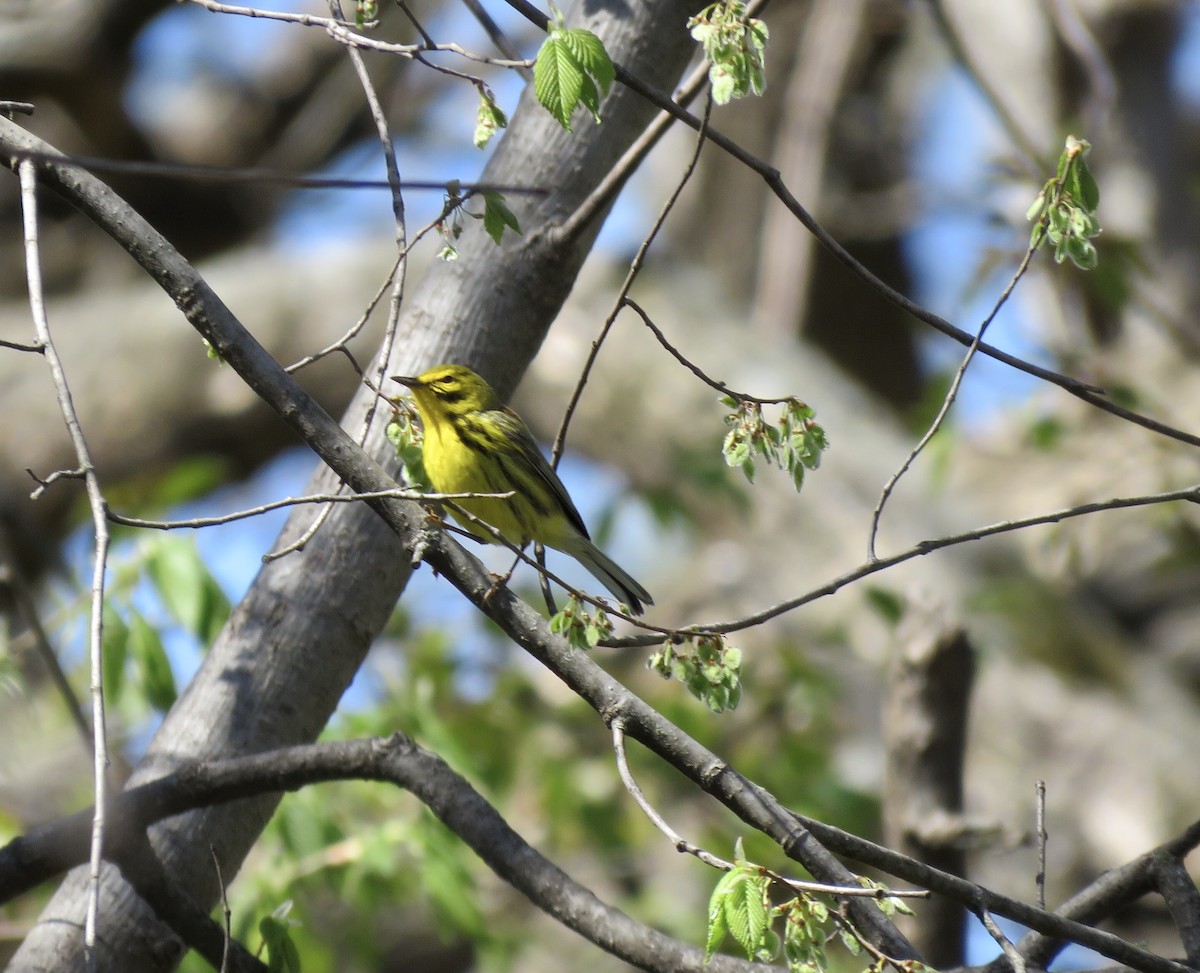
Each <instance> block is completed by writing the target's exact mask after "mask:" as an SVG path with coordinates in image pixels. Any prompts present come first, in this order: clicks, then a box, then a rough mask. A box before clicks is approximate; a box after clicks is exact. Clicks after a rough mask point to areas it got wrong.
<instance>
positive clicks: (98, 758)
mask: <svg viewBox="0 0 1200 973" xmlns="http://www.w3.org/2000/svg"><path fill="white" fill-rule="evenodd" d="M18 175H19V177H20V181H21V211H22V215H23V218H24V226H25V274H26V278H27V280H28V284H29V307H30V311H31V312H32V314H33V323H34V327H35V329H36V331H37V336H38V343H39V344H40V345H41V346H42V349H43V351H42V353H43V356H44V357H45V359H46V364H47V365H48V366H49V368H50V375H51V377H52V378H53V380H54V390H55V394H56V395H57V396H58V404H59V408H60V409H61V410H62V415H63V422H64V423H65V424H66V427H67V432H68V434H69V435H70V437H71V444H72V446H73V447H74V449H75V456H76V458H77V459H78V460H79V467H80V469H81V470H83V476H84V481H85V483H86V485H87V497H88V506H89V508H90V509H91V514H92V530H93V531H94V533H95V542H94V549H93V557H92V608H91V620H90V624H89V626H88V655H89V657H90V660H91V693H92V753H93V763H92V777H93V780H92V787H93V793H94V795H95V802H96V806H95V812H94V814H93V817H92V844H91V855H90V867H91V882H90V890H89V895H88V907H87V919H86V925H85V929H84V949H85V952H86V954H87V961H88V965H89V967H91V966H93V965H94V964H95V961H96V954H95V946H96V935H97V931H96V917H97V915H98V913H99V909H100V863H101V858H102V856H103V853H104V827H105V817H104V809H105V800H106V797H107V793H108V732H107V728H106V723H105V715H104V647H103V643H104V572H105V568H106V567H107V564H108V539H109V538H108V522H107V520H106V519H105V512H106V510H107V507H108V504H107V503H106V502H105V499H104V494H103V492H102V491H101V489H100V480H99V478H98V477H97V476H96V469H95V467H94V466H93V465H92V459H91V454H90V452H89V450H88V445H87V440H86V439H85V438H84V435H83V428H82V426H80V424H79V416H78V415H77V414H76V412H75V404H74V402H73V401H72V398H71V389H70V387H69V386H68V385H67V376H66V372H65V371H64V370H63V364H62V359H61V358H59V356H58V350H57V349H56V348H55V347H54V339H53V338H52V337H51V334H50V322H49V320H48V319H47V318H46V305H45V299H44V295H43V293H42V271H41V259H40V255H39V252H38V211H37V173H36V170H35V167H34V163H32V162H30V161H28V160H26V161H24V162H21V163H20V165H19V166H18Z"/></svg>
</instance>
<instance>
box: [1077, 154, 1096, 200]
mask: <svg viewBox="0 0 1200 973" xmlns="http://www.w3.org/2000/svg"><path fill="white" fill-rule="evenodd" d="M1075 167H1076V168H1077V169H1078V170H1079V202H1080V203H1082V204H1083V205H1084V206H1085V207H1086V208H1087V210H1088V211H1089V212H1093V213H1094V212H1095V211H1096V208H1097V207H1098V206H1099V205H1100V187H1099V186H1098V185H1096V177H1095V176H1093V175H1092V170H1091V169H1090V168H1089V167H1088V164H1087V162H1086V161H1085V160H1084V159H1083V157H1082V156H1080V157H1079V159H1077V160H1076V162H1075Z"/></svg>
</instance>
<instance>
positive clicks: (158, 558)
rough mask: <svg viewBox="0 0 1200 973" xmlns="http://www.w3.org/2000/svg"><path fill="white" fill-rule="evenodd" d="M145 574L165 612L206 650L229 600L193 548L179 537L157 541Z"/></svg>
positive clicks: (217, 629)
mask: <svg viewBox="0 0 1200 973" xmlns="http://www.w3.org/2000/svg"><path fill="white" fill-rule="evenodd" d="M146 571H147V573H148V574H149V576H150V580H151V581H152V582H153V584H154V588H155V590H156V591H157V592H158V595H159V597H160V598H161V599H162V601H163V604H164V605H166V607H167V610H168V611H169V612H170V613H171V615H172V617H174V618H175V619H176V620H177V621H178V622H179V623H180V624H181V625H182V626H183V627H184V628H185V629H187V631H189V632H190V633H192V634H193V635H195V636H196V638H197V640H199V642H200V644H201V645H203V646H205V647H207V646H209V645H211V644H212V641H213V639H215V638H216V637H217V634H218V633H219V632H220V630H221V626H223V625H224V624H225V620H226V619H227V618H228V617H229V611H230V605H229V599H228V598H227V597H226V596H225V593H224V591H222V590H221V586H220V585H219V584H218V583H217V580H216V579H215V578H214V577H213V576H212V573H211V572H210V571H209V570H208V567H207V566H206V565H205V564H204V561H203V560H202V559H201V558H200V554H199V552H198V551H197V550H196V545H195V544H194V543H192V542H191V541H188V540H184V539H183V538H178V537H166V538H163V539H162V540H161V541H159V542H157V543H156V544H155V546H154V548H153V550H152V551H151V553H150V557H149V558H148V559H147V561H146Z"/></svg>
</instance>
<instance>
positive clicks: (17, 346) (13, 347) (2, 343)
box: [0, 338, 45, 355]
mask: <svg viewBox="0 0 1200 973" xmlns="http://www.w3.org/2000/svg"><path fill="white" fill-rule="evenodd" d="M0 348H7V349H8V350H9V351H32V352H35V353H37V354H39V355H40V354H41V353H42V352H43V351H44V350H45V349H43V348H42V346H41V345H39V344H38V343H37V342H34V343H33V344H31V345H27V344H23V343H22V342H20V341H9V340H7V339H6V338H0Z"/></svg>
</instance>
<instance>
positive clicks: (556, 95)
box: [533, 26, 616, 132]
mask: <svg viewBox="0 0 1200 973" xmlns="http://www.w3.org/2000/svg"><path fill="white" fill-rule="evenodd" d="M615 77H616V69H615V68H614V67H613V63H612V60H611V59H610V58H609V56H608V52H607V51H605V49H604V44H603V43H602V42H601V41H600V38H599V37H597V36H596V35H595V34H593V33H592V32H591V31H590V30H584V29H583V28H582V27H572V28H569V29H568V28H563V27H561V26H555V27H552V28H551V30H550V34H549V36H548V37H547V38H546V40H545V41H544V42H543V43H542V47H541V50H540V51H538V56H537V61H536V62H534V65H533V90H534V94H536V95H537V99H538V101H539V102H540V103H541V104H542V107H544V108H545V109H546V110H547V111H548V112H550V114H551V115H553V116H554V117H555V118H556V119H557V120H558V123H559V124H560V125H562V127H563V128H565V129H566V130H567V131H568V132H569V131H570V130H571V116H572V115H574V114H575V109H576V108H578V107H579V105H581V104H582V105H583V106H584V107H586V108H587V109H588V111H590V112H591V113H592V117H593V118H594V119H595V120H596V121H597V122H599V121H600V114H599V111H600V98H601V96H602V95H603V94H606V93H607V92H608V90H609V88H611V87H612V83H613V79H614V78H615Z"/></svg>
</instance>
